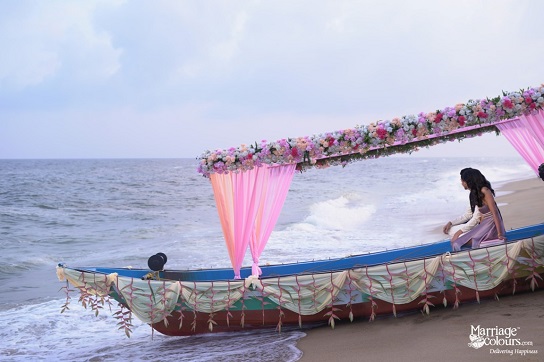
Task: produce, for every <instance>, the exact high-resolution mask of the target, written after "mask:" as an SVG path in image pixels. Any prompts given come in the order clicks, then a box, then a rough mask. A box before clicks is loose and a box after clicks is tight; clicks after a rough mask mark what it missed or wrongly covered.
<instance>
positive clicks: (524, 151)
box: [497, 110, 544, 175]
mask: <svg viewBox="0 0 544 362" xmlns="http://www.w3.org/2000/svg"><path fill="white" fill-rule="evenodd" d="M497 128H499V130H500V131H501V133H502V134H503V135H504V136H505V137H506V139H507V140H508V141H509V142H510V143H511V144H512V146H514V148H515V149H516V151H518V152H519V154H520V155H521V157H523V159H524V160H525V161H526V162H527V163H528V164H529V166H531V168H532V169H533V171H534V172H535V174H537V175H538V166H540V165H541V164H542V163H544V112H543V111H542V110H541V111H539V112H538V113H535V114H531V115H527V116H521V117H520V118H518V119H512V120H510V121H508V122H504V123H500V124H497Z"/></svg>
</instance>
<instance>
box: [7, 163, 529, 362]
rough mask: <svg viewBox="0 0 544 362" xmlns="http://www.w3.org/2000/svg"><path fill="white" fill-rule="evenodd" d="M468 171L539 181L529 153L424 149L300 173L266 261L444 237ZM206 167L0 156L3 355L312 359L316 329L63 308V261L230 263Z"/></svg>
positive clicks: (499, 179) (459, 206) (460, 205)
mask: <svg viewBox="0 0 544 362" xmlns="http://www.w3.org/2000/svg"><path fill="white" fill-rule="evenodd" d="M464 167H473V168H478V169H480V170H481V171H482V173H483V174H484V175H485V176H486V177H487V179H488V180H489V181H491V183H492V186H493V187H494V188H499V187H500V186H501V185H502V184H504V183H506V182H509V181H514V180H521V179H528V178H531V177H535V175H534V173H533V172H532V170H531V169H530V168H529V166H528V165H527V164H526V163H525V162H524V161H523V160H522V159H521V158H520V157H511V158H504V157H500V158H498V157H497V158H493V157H480V158H479V157H475V158H461V157H428V158H426V157H421V156H413V155H410V156H392V157H387V158H378V159H371V160H365V161H362V162H355V163H352V164H349V165H347V166H346V167H342V166H333V167H330V168H327V169H311V170H307V171H305V172H302V173H297V174H295V176H294V178H293V182H292V184H291V188H290V192H289V194H288V196H287V199H286V201H285V205H284V207H283V210H282V214H281V215H280V217H279V220H278V223H277V225H276V227H275V230H274V232H273V233H272V235H271V237H270V240H269V242H268V244H267V247H266V248H265V250H264V252H263V254H262V256H261V263H262V264H266V263H269V264H278V263H287V262H296V261H304V260H308V259H315V260H317V259H328V258H338V257H344V256H347V255H353V254H360V253H366V252H371V251H376V250H383V249H393V248H401V247H405V246H410V245H415V244H422V243H428V242H432V241H437V240H442V239H444V238H445V235H444V234H443V233H442V231H441V229H442V226H443V225H444V224H445V223H446V222H447V221H448V220H451V219H452V218H454V217H456V216H458V215H460V214H462V213H463V212H464V211H465V209H466V207H467V206H468V193H467V191H466V190H464V189H463V188H462V186H461V183H460V179H459V171H460V170H461V169H462V168H464ZM196 168H197V160H196V159H60V160H45V159H40V160H0V249H1V253H0V255H1V256H0V325H1V326H2V328H0V340H1V342H0V360H1V361H92V362H98V361H255V360H259V361H297V360H298V359H300V358H301V356H302V352H301V351H300V350H299V349H298V348H297V345H296V343H297V341H298V340H299V339H300V338H302V337H303V336H304V335H305V330H304V329H298V328H291V329H282V331H281V333H279V332H277V331H275V330H264V331H247V332H242V333H220V334H205V335H199V336H191V337H168V336H164V335H161V334H159V333H152V330H151V328H150V327H149V326H148V325H146V324H143V323H140V322H137V321H136V322H135V324H134V328H133V333H132V335H131V337H130V338H127V336H126V335H125V333H124V331H122V330H119V329H118V326H117V324H116V323H117V321H116V320H114V318H113V317H112V316H111V314H109V313H108V311H105V310H104V311H102V312H101V313H99V314H98V316H95V314H94V313H93V312H92V311H90V310H86V309H85V308H83V307H82V306H81V305H79V304H78V303H77V296H76V295H75V294H73V295H72V300H71V304H70V305H69V310H67V311H65V312H64V313H61V308H62V306H63V304H64V303H65V293H64V291H63V289H62V288H63V287H64V286H65V283H64V282H60V281H59V280H58V279H57V276H56V273H55V268H56V265H57V264H58V263H65V264H66V265H68V266H73V267H77V266H106V267H126V266H132V267H135V268H140V267H141V268H146V267H147V260H148V258H149V257H150V256H152V255H154V254H156V253H158V252H162V253H165V254H166V255H167V263H166V265H165V268H166V269H192V268H210V267H230V261H229V257H228V253H227V249H226V246H225V243H224V239H223V235H222V230H221V226H220V223H219V218H218V214H217V210H216V208H215V202H214V198H213V193H212V188H211V184H210V182H209V180H208V179H206V178H204V177H202V176H201V175H200V174H198V173H197V172H196ZM498 194H500V193H498ZM500 206H501V205H499V207H500ZM248 256H249V253H248ZM244 265H251V263H250V259H249V257H247V258H246V261H245V263H244ZM331 333H333V332H331Z"/></svg>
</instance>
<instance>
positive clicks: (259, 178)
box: [210, 164, 296, 279]
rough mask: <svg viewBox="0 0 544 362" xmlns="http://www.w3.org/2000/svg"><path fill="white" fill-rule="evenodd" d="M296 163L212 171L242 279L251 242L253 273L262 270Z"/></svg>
mask: <svg viewBox="0 0 544 362" xmlns="http://www.w3.org/2000/svg"><path fill="white" fill-rule="evenodd" d="M295 167H296V164H286V165H281V166H269V165H262V166H260V167H255V168H254V169H252V170H249V171H244V172H237V173H235V172H230V173H228V174H218V173H214V174H211V175H210V180H211V182H212V187H213V192H214V197H215V202H216V204H217V212H218V214H219V219H220V221H221V227H222V229H223V235H224V237H225V242H226V245H227V250H228V252H229V257H230V260H231V264H232V267H233V269H234V278H235V279H240V268H241V266H242V262H243V260H244V256H245V253H246V251H247V248H248V246H251V254H252V259H253V266H252V274H254V275H260V274H261V272H260V268H259V266H258V263H259V257H260V255H261V253H262V251H263V249H264V247H265V245H266V243H267V242H268V238H269V237H270V234H271V233H272V230H273V229H274V226H275V224H276V221H277V219H278V216H279V214H280V211H281V209H282V207H283V203H284V201H285V198H286V197H287V192H288V191H289V186H290V185H291V181H292V179H293V175H294V173H295Z"/></svg>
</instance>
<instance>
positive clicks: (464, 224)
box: [448, 205, 482, 237]
mask: <svg viewBox="0 0 544 362" xmlns="http://www.w3.org/2000/svg"><path fill="white" fill-rule="evenodd" d="M481 216H482V214H480V210H479V209H478V206H476V207H475V208H474V212H472V210H471V209H470V205H469V206H468V208H467V211H465V213H464V214H463V215H461V216H459V217H457V218H455V219H453V220H452V221H451V227H450V231H448V235H449V236H450V237H453V235H455V233H456V232H457V231H459V230H461V232H462V233H463V234H464V233H466V232H469V231H470V230H472V229H474V227H475V226H476V225H478V223H479V222H480V217H481Z"/></svg>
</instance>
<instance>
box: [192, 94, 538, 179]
mask: <svg viewBox="0 0 544 362" xmlns="http://www.w3.org/2000/svg"><path fill="white" fill-rule="evenodd" d="M542 108H544V85H541V86H539V87H533V88H528V89H526V90H520V91H519V92H503V94H502V96H498V97H495V98H491V99H490V98H486V99H483V100H469V101H468V102H467V103H465V104H457V105H455V106H454V107H446V108H444V109H442V110H437V111H435V112H430V113H423V112H421V113H419V114H417V115H407V116H403V117H400V118H393V119H392V120H380V121H378V122H376V123H371V124H368V125H361V126H359V125H358V126H355V127H354V128H351V129H345V130H340V131H334V132H327V133H324V134H319V135H314V136H311V137H309V136H306V137H298V138H288V139H281V140H278V141H274V142H267V141H264V140H263V141H261V142H260V143H257V142H255V144H253V145H250V146H246V145H241V146H240V147H238V148H234V147H232V148H229V149H226V150H221V149H218V150H215V151H206V152H204V153H203V154H202V155H201V156H200V157H199V158H198V159H200V164H199V167H198V172H199V173H201V174H203V175H204V176H206V177H209V175H210V174H211V173H228V172H239V171H244V170H250V169H252V168H254V167H259V166H261V165H262V164H285V163H297V164H298V165H297V167H298V169H300V170H304V169H306V168H309V167H328V166H331V165H346V164H347V163H349V162H352V161H355V160H358V159H362V158H369V157H379V156H383V155H389V154H394V153H406V152H413V151H415V150H417V149H418V148H419V147H421V146H430V145H433V144H437V143H440V142H446V141H452V140H456V139H457V140H460V139H462V138H466V137H471V136H474V135H476V134H481V133H483V132H490V131H496V132H498V131H497V130H496V129H495V127H492V126H493V124H495V123H497V122H499V121H502V120H505V119H510V118H514V117H518V116H521V115H524V114H529V113H531V112H533V111H536V110H539V109H542ZM473 126H478V127H477V128H476V129H475V128H474V127H473ZM463 129H466V130H467V131H466V132H463ZM454 131H455V133H452V132H454Z"/></svg>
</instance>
